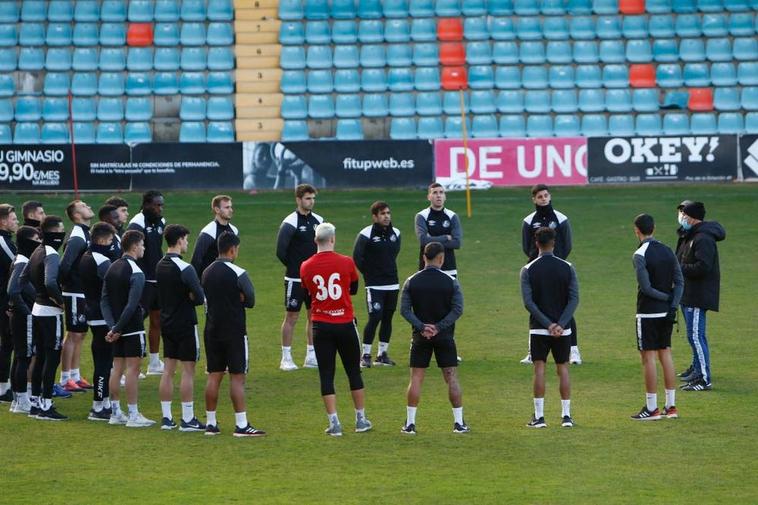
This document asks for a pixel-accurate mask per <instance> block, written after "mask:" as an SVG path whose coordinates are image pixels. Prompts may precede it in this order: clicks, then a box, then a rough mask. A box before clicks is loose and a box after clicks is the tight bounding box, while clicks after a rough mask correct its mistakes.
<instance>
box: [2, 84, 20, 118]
mask: <svg viewBox="0 0 758 505" xmlns="http://www.w3.org/2000/svg"><path fill="white" fill-rule="evenodd" d="M15 92H16V83H15V82H14V81H13V76H10V75H0V97H6V96H13V95H14V93H15ZM0 121H2V120H0Z"/></svg>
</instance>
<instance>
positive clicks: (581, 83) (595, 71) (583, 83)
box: [576, 65, 603, 88]
mask: <svg viewBox="0 0 758 505" xmlns="http://www.w3.org/2000/svg"><path fill="white" fill-rule="evenodd" d="M576 85H577V87H579V88H599V87H600V86H602V85H603V81H602V77H601V75H600V67H598V66H597V65H577V67H576Z"/></svg>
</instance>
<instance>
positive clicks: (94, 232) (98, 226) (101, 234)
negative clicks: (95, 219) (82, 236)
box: [89, 222, 116, 242]
mask: <svg viewBox="0 0 758 505" xmlns="http://www.w3.org/2000/svg"><path fill="white" fill-rule="evenodd" d="M115 234H116V228H114V227H113V225H112V224H110V223H103V222H100V223H95V224H94V225H93V226H92V229H91V230H90V231H89V235H90V239H91V240H92V242H96V241H98V240H100V239H103V238H105V237H107V236H108V235H115Z"/></svg>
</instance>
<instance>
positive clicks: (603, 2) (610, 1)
mask: <svg viewBox="0 0 758 505" xmlns="http://www.w3.org/2000/svg"><path fill="white" fill-rule="evenodd" d="M592 11H593V12H594V13H595V14H616V13H618V11H619V4H618V0H593V2H592Z"/></svg>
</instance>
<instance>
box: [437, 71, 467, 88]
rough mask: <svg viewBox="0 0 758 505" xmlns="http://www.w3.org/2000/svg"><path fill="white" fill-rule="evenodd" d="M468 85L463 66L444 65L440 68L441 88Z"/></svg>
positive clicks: (465, 86)
mask: <svg viewBox="0 0 758 505" xmlns="http://www.w3.org/2000/svg"><path fill="white" fill-rule="evenodd" d="M467 87H468V76H467V75H466V68H465V67H444V68H443V69H442V89H444V90H448V91H449V90H456V89H466V88H467Z"/></svg>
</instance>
